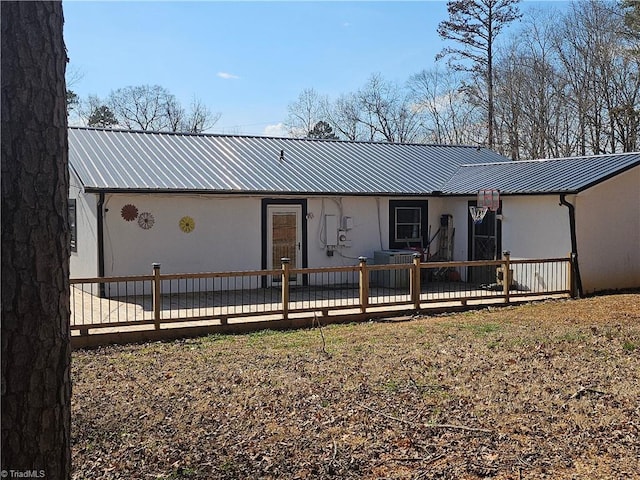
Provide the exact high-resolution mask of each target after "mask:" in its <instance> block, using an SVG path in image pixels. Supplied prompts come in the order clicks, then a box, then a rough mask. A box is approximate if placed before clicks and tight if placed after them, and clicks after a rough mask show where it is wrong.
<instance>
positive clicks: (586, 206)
mask: <svg viewBox="0 0 640 480" xmlns="http://www.w3.org/2000/svg"><path fill="white" fill-rule="evenodd" d="M572 203H573V202H572ZM574 204H575V206H576V233H577V243H578V262H579V264H580V276H581V278H582V287H583V290H584V292H585V293H591V292H594V291H598V290H610V289H621V288H637V287H640V167H636V168H634V169H632V170H629V171H628V172H625V173H622V174H620V175H618V176H616V177H614V178H612V179H610V180H607V181H605V182H603V183H601V184H599V185H596V186H594V187H592V188H590V189H588V190H585V191H584V192H581V193H580V194H579V195H577V197H576V199H575V203H574Z"/></svg>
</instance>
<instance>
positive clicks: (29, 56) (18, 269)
mask: <svg viewBox="0 0 640 480" xmlns="http://www.w3.org/2000/svg"><path fill="white" fill-rule="evenodd" d="M0 13H1V18H2V470H5V471H8V472H6V476H7V477H8V478H11V477H15V476H16V474H14V473H12V472H10V471H11V470H13V471H14V472H19V473H23V472H25V471H27V470H29V471H31V472H30V473H31V474H33V471H34V470H35V471H36V472H35V473H36V474H37V475H39V476H43V475H44V478H48V479H66V478H69V477H70V470H71V454H70V399H71V383H70V376H69V367H70V344H69V339H70V337H69V228H68V225H67V195H68V184H69V178H68V171H67V117H66V105H65V102H66V100H65V98H66V95H65V93H66V92H65V79H64V73H65V67H66V60H67V58H66V53H65V48H64V42H63V37H62V24H63V18H62V4H61V3H60V2H5V1H3V2H1V3H0ZM3 476H4V475H3ZM18 476H20V475H18ZM22 476H24V475H22Z"/></svg>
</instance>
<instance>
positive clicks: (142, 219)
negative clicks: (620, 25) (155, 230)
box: [138, 212, 156, 230]
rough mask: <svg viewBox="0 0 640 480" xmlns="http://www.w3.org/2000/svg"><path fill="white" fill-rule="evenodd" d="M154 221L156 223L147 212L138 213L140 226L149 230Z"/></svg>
mask: <svg viewBox="0 0 640 480" xmlns="http://www.w3.org/2000/svg"><path fill="white" fill-rule="evenodd" d="M154 223H156V220H155V218H153V215H151V214H150V213H149V212H142V213H141V214H140V215H138V225H140V228H143V229H145V230H149V229H150V228H151V227H153V224H154Z"/></svg>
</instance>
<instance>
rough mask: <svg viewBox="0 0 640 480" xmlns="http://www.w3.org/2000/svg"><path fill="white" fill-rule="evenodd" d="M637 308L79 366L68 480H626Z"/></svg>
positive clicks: (94, 355)
mask: <svg viewBox="0 0 640 480" xmlns="http://www.w3.org/2000/svg"><path fill="white" fill-rule="evenodd" d="M638 318H640V294H627V295H612V296H603V297H594V298H590V299H585V300H579V301H558V302H545V303H539V304H532V305H525V306H521V307H517V308H505V309H499V308H498V309H496V308H493V309H491V310H486V311H478V312H469V313H465V314H459V315H449V316H438V317H437V318H414V319H412V320H411V321H409V322H387V323H377V322H369V323H362V324H353V325H342V326H329V327H322V330H320V329H319V327H318V328H314V329H312V330H305V331H293V332H281V333H273V332H261V333H257V334H250V335H237V336H229V337H226V336H213V337H207V338H202V339H191V340H183V341H176V342H170V343H152V344H146V345H131V346H114V347H108V348H107V347H105V348H101V349H97V350H92V351H78V352H75V353H74V358H73V381H74V387H73V399H72V404H73V416H72V418H73V426H72V437H73V463H74V468H75V471H74V478H75V479H84V478H91V479H116V478H156V479H179V478H197V479H238V478H242V479H245V478H246V479H296V478H300V479H302V478H317V479H325V478H326V479H328V478H339V479H349V478H354V479H355V478H357V479H383V478H384V479H435V478H452V479H453V478H464V479H469V480H472V479H480V478H494V479H520V478H543V477H545V476H546V477H547V478H554V479H556V478H557V479H563V478H567V479H569V478H590V479H598V478H626V477H628V478H632V477H633V475H635V474H637V472H639V471H640V406H639V404H638V400H637V399H638V398H640V349H634V348H630V347H629V345H640V323H639V322H638V321H637V319H638Z"/></svg>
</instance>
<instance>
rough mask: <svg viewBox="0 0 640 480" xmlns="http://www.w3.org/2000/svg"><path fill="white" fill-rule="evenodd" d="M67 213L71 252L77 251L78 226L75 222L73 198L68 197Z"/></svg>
mask: <svg viewBox="0 0 640 480" xmlns="http://www.w3.org/2000/svg"><path fill="white" fill-rule="evenodd" d="M68 215H69V232H70V245H69V246H70V247H71V251H72V252H77V251H78V228H77V223H76V200H75V198H70V199H69V206H68Z"/></svg>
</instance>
